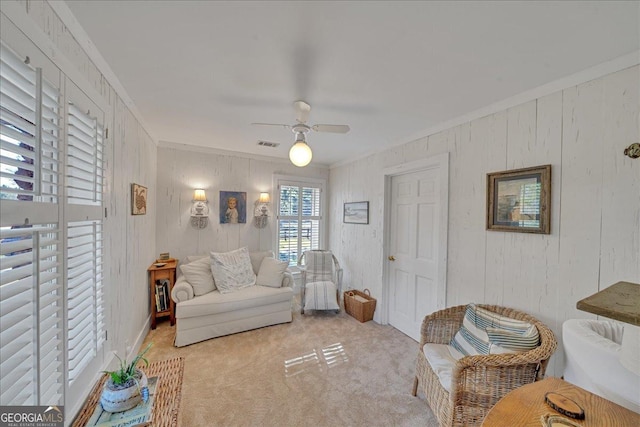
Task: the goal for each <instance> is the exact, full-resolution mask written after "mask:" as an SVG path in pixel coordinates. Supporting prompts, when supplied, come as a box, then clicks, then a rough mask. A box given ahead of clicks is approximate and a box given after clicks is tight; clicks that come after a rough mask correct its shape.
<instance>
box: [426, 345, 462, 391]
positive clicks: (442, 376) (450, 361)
mask: <svg viewBox="0 0 640 427" xmlns="http://www.w3.org/2000/svg"><path fill="white" fill-rule="evenodd" d="M422 352H423V353H424V356H425V357H426V359H427V362H429V365H430V366H431V369H432V370H433V372H434V373H435V374H436V375H437V376H438V381H440V384H441V385H442V387H444V388H445V390H447V391H449V392H450V391H451V377H452V376H453V367H454V366H455V364H456V361H458V360H460V359H462V358H463V357H464V355H463V354H462V353H460V352H459V351H458V350H456V349H455V348H453V347H452V346H450V345H446V344H431V343H428V344H425V345H424V347H423V348H422Z"/></svg>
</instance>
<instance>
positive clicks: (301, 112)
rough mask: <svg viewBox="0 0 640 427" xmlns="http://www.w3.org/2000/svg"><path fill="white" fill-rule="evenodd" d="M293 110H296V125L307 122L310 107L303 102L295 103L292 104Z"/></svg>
mask: <svg viewBox="0 0 640 427" xmlns="http://www.w3.org/2000/svg"><path fill="white" fill-rule="evenodd" d="M293 108H295V110H296V121H297V122H298V123H306V122H307V120H309V113H310V112H311V105H309V104H307V103H306V102H304V101H296V102H294V103H293Z"/></svg>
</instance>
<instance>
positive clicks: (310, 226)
mask: <svg viewBox="0 0 640 427" xmlns="http://www.w3.org/2000/svg"><path fill="white" fill-rule="evenodd" d="M278 190H279V194H278V227H277V236H278V257H279V259H280V260H284V261H288V262H289V265H290V266H294V265H296V264H297V262H298V258H299V257H300V256H301V255H302V253H303V252H304V251H307V250H311V249H321V229H322V197H321V196H322V184H321V183H318V184H310V183H301V182H291V181H288V182H287V181H282V182H280V184H279V185H278Z"/></svg>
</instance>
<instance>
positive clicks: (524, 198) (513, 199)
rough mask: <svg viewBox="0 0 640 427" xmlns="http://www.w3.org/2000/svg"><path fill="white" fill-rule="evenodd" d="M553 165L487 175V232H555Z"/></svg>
mask: <svg viewBox="0 0 640 427" xmlns="http://www.w3.org/2000/svg"><path fill="white" fill-rule="evenodd" d="M550 219H551V165H544V166H535V167H530V168H524V169H514V170H510V171H504V172H492V173H488V174H487V230H494V231H515V232H520V233H539V234H549V233H550V232H551V223H550Z"/></svg>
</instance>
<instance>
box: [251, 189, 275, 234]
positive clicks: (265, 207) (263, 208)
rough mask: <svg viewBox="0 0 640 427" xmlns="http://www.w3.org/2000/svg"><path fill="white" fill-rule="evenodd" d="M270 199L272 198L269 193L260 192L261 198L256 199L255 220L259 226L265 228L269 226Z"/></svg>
mask: <svg viewBox="0 0 640 427" xmlns="http://www.w3.org/2000/svg"><path fill="white" fill-rule="evenodd" d="M270 201H271V198H270V197H269V193H260V198H258V200H257V201H256V210H255V214H254V217H253V222H254V224H255V226H256V227H258V228H264V227H266V226H267V220H268V219H269V202H270Z"/></svg>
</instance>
